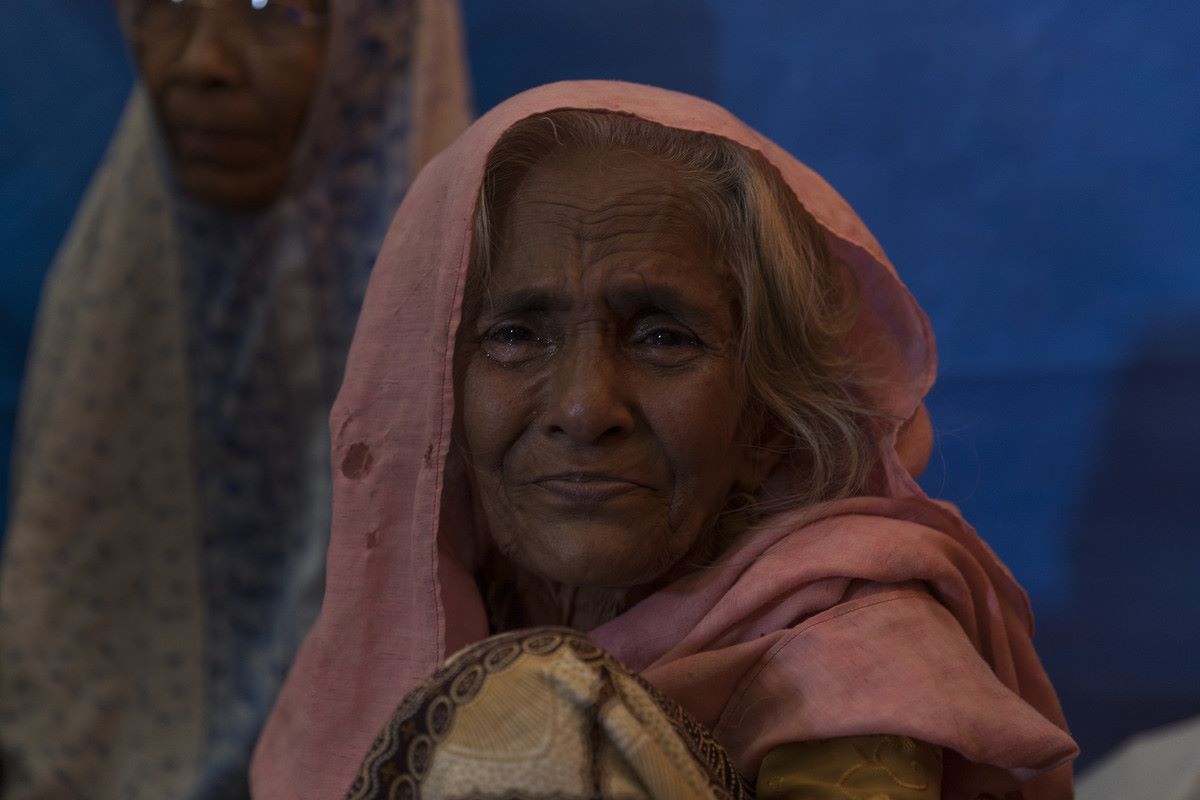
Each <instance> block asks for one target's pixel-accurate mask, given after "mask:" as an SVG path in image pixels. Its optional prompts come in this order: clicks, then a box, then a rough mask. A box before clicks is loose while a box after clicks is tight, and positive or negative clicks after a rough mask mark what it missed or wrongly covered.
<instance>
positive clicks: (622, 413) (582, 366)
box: [545, 346, 635, 445]
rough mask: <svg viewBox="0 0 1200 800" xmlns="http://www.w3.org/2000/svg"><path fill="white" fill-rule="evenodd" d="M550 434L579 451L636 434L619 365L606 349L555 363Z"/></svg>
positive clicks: (574, 353)
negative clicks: (581, 447)
mask: <svg viewBox="0 0 1200 800" xmlns="http://www.w3.org/2000/svg"><path fill="white" fill-rule="evenodd" d="M551 369H553V371H554V374H553V375H552V376H551V378H550V382H549V387H548V392H549V398H548V406H549V408H548V413H547V417H546V421H545V425H546V429H547V432H548V433H549V434H550V435H552V436H563V437H566V438H568V439H570V440H571V441H572V442H573V443H576V444H581V445H593V444H603V443H605V442H609V441H615V440H617V439H620V438H623V437H624V436H627V435H629V433H631V432H632V431H633V428H634V424H635V423H634V413H633V406H632V398H631V397H630V395H629V391H628V389H629V387H628V385H627V382H626V381H625V380H623V376H622V372H621V369H620V365H619V363H618V362H617V360H616V358H615V357H614V355H613V354H612V353H610V352H608V351H607V348H605V347H603V346H587V347H583V346H576V347H570V348H566V349H564V350H563V351H561V352H559V353H558V354H556V355H555V357H554V358H553V360H552V362H551Z"/></svg>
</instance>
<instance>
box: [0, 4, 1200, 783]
mask: <svg viewBox="0 0 1200 800" xmlns="http://www.w3.org/2000/svg"><path fill="white" fill-rule="evenodd" d="M335 1H336V0H335ZM464 10H465V13H466V18H467V25H468V34H469V37H470V42H471V48H470V52H471V60H472V67H473V73H474V78H475V91H476V98H477V106H478V108H479V109H481V110H483V109H486V108H488V107H490V106H491V105H493V104H495V103H496V102H498V101H500V100H502V99H503V98H505V97H507V96H508V95H511V94H513V93H514V92H516V91H518V90H520V89H523V88H526V87H528V86H533V85H536V84H539V83H544V82H546V81H549V80H555V79H560V78H592V77H606V78H624V79H628V80H636V81H642V82H647V83H655V84H659V85H663V86H668V87H671V88H676V89H681V90H684V91H688V92H691V93H694V94H697V95H701V96H704V97H708V98H710V99H713V100H715V101H717V102H718V103H721V104H722V105H725V106H726V107H728V108H730V109H731V110H732V111H733V112H734V113H736V114H737V115H739V116H740V117H742V118H743V119H745V120H747V121H748V122H749V123H750V124H752V125H754V126H755V127H757V128H759V129H760V130H762V131H763V132H764V133H766V134H767V135H769V136H770V137H772V138H774V139H775V140H776V141H778V142H780V143H781V144H783V145H784V146H785V147H787V148H788V149H790V150H791V151H792V152H794V153H795V154H797V155H798V156H799V157H800V158H801V159H802V160H804V161H806V162H807V163H808V164H810V165H811V166H813V167H814V168H815V169H817V171H819V172H820V173H822V174H823V175H824V176H825V177H826V178H827V179H829V180H830V182H832V183H833V184H834V185H835V186H836V187H838V189H839V190H840V191H841V192H842V193H843V194H844V195H845V196H846V198H847V199H848V200H849V201H850V203H851V204H852V205H853V206H854V207H855V208H856V209H857V210H858V211H859V213H860V214H861V215H862V216H863V218H864V219H865V220H866V221H867V224H868V225H869V226H870V227H871V228H872V230H873V231H874V232H875V234H876V236H877V237H878V238H879V240H880V241H881V242H882V243H883V245H884V247H885V248H886V249H887V251H888V253H889V255H890V256H891V257H892V260H893V261H894V262H895V263H896V265H897V266H898V268H899V269H900V271H901V273H902V275H903V276H904V277H905V279H906V280H907V282H908V283H909V285H910V287H911V288H912V289H913V292H914V293H915V294H916V296H917V297H918V299H919V300H920V301H921V303H922V304H923V305H924V307H925V309H926V310H927V312H928V313H929V315H930V317H931V318H932V320H933V323H934V328H935V330H936V331H937V333H938V337H939V343H940V348H941V357H942V369H941V378H940V380H939V383H938V385H937V387H936V389H935V390H934V393H933V395H932V397H931V401H930V406H931V409H932V411H933V416H934V424H935V427H936V429H937V432H938V450H937V453H936V455H935V458H934V462H933V464H932V465H931V467H930V470H929V472H928V473H927V474H926V476H925V478H924V479H923V483H924V485H925V486H926V488H927V489H928V490H929V491H930V492H931V493H934V494H937V495H940V496H942V497H945V498H947V499H950V500H952V501H954V502H956V503H959V504H960V505H961V506H962V507H963V509H964V511H965V512H966V514H967V517H968V519H970V520H972V522H973V523H974V524H975V525H976V526H977V527H978V528H979V530H980V532H981V533H982V534H983V535H984V536H985V538H987V539H988V540H989V541H990V542H991V543H992V545H993V546H994V547H995V548H996V549H997V550H998V551H999V553H1000V555H1001V556H1002V557H1003V558H1004V559H1005V560H1006V561H1007V562H1008V563H1009V565H1010V566H1011V567H1012V569H1013V571H1014V572H1015V573H1016V575H1017V577H1018V578H1019V579H1020V580H1021V581H1022V582H1023V583H1024V584H1025V586H1026V587H1027V588H1028V589H1029V591H1030V593H1031V595H1032V598H1033V601H1034V606H1035V610H1036V611H1037V614H1038V620H1039V633H1038V645H1039V648H1040V651H1041V653H1042V655H1043V658H1044V660H1045V662H1046V665H1047V668H1048V669H1049V671H1050V673H1051V676H1052V677H1053V679H1054V680H1055V683H1056V685H1057V686H1058V688H1059V691H1060V693H1061V696H1062V699H1063V701H1064V703H1065V705H1066V709H1067V713H1068V717H1069V719H1070V721H1071V723H1072V726H1073V728H1074V731H1075V733H1076V735H1077V738H1078V739H1079V740H1080V743H1081V744H1082V745H1083V747H1084V762H1086V761H1088V760H1091V759H1093V758H1095V757H1096V756H1097V755H1099V754H1101V753H1102V752H1103V751H1104V750H1106V749H1107V748H1108V747H1110V746H1111V745H1112V744H1113V743H1114V742H1115V741H1117V740H1119V739H1120V738H1123V737H1124V736H1126V735H1127V734H1128V733H1130V732H1132V731H1134V730H1136V729H1139V728H1144V727H1147V726H1150V725H1154V724H1159V723H1164V722H1167V721H1170V720H1173V719H1177V718H1181V717H1184V716H1188V715H1192V714H1196V713H1200V677H1198V672H1200V591H1198V589H1200V537H1198V536H1197V534H1198V533H1200V530H1198V529H1200V525H1198V524H1197V522H1196V519H1197V514H1196V504H1195V499H1196V497H1197V495H1198V494H1200V493H1198V492H1197V491H1196V489H1195V488H1194V487H1195V486H1196V483H1197V473H1198V469H1197V467H1200V421H1198V413H1197V412H1198V410H1200V263H1197V256H1196V253H1197V251H1198V250H1200V232H1198V228H1200V188H1198V187H1200V156H1198V155H1197V153H1198V151H1200V100H1198V98H1200V47H1197V46H1196V41H1197V39H1198V38H1200V36H1198V34H1200V7H1197V6H1196V4H1195V3H1194V2H1190V1H1189V2H1179V3H1167V2H1143V3H1128V2H1114V1H1113V0H1090V2H1063V1H1061V0H1043V2H1040V3H1037V4H1001V3H987V2H983V3H960V2H951V1H950V0H852V1H850V2H843V3H823V4H817V3H804V2H800V0H707V1H706V0H655V1H654V2H651V1H650V0H605V2H602V3H600V2H589V3H584V2H562V0H504V2H500V0H465V2H464ZM5 16H6V23H5V25H4V26H0V91H2V94H0V211H2V212H3V213H2V214H0V270H2V271H0V276H2V280H3V292H0V447H5V448H7V444H8V442H7V440H8V437H9V436H10V433H11V417H12V414H13V412H14V409H15V403H16V397H17V391H18V387H19V381H20V375H21V370H22V368H23V361H24V357H25V351H26V348H27V346H28V336H29V331H30V328H31V325H32V320H33V316H34V312H35V309H36V304H37V296H38V292H39V289H40V284H41V281H42V278H43V276H44V273H45V270H46V268H47V266H48V265H49V263H50V261H51V259H52V257H53V253H54V249H55V247H56V246H57V243H58V241H59V240H60V239H61V237H62V235H63V233H64V232H65V230H66V227H67V225H68V223H69V221H70V218H71V215H72V213H73V210H74V208H75V206H76V204H77V203H78V200H79V197H80V194H81V192H82V191H83V189H84V188H85V186H86V185H87V181H88V178H89V176H90V174H91V172H92V170H93V169H94V168H95V165H96V163H97V161H98V159H99V158H100V156H101V154H102V153H103V150H104V148H105V146H106V144H107V142H108V138H109V136H110V134H111V131H112V127H113V124H114V122H115V121H116V118H117V115H118V113H119V111H120V109H121V106H122V104H123V101H124V98H125V96H126V93H127V91H128V86H129V81H130V68H129V66H128V64H127V61H126V56H125V53H124V50H123V48H122V45H121V42H120V39H119V36H118V33H117V30H116V27H115V23H114V21H113V18H112V13H111V10H110V6H109V4H107V3H98V2H96V0H41V2H38V3H29V4H20V5H19V6H16V7H14V9H9V10H8V11H7V13H6V15H5Z"/></svg>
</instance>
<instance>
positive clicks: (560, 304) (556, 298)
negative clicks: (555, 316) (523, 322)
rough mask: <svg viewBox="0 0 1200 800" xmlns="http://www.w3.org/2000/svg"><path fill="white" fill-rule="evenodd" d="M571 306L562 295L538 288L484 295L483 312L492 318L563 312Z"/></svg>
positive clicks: (485, 292) (485, 291) (485, 293)
mask: <svg viewBox="0 0 1200 800" xmlns="http://www.w3.org/2000/svg"><path fill="white" fill-rule="evenodd" d="M569 305H570V304H569V303H568V301H567V299H566V298H565V297H563V296H562V295H561V294H559V293H556V292H553V291H551V290H549V289H543V288H538V287H534V288H528V289H513V290H511V291H499V292H488V291H487V290H486V289H485V290H484V293H483V310H484V313H485V314H487V315H488V316H490V317H505V316H510V315H515V314H528V313H530V312H549V311H563V310H565V309H566V308H567V307H568V306H569Z"/></svg>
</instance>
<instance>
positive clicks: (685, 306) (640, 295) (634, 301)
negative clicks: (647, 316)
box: [606, 280, 719, 324]
mask: <svg viewBox="0 0 1200 800" xmlns="http://www.w3.org/2000/svg"><path fill="white" fill-rule="evenodd" d="M714 299H715V298H714ZM606 302H607V303H608V305H609V307H610V308H612V309H614V310H615V311H618V312H620V313H622V314H626V315H628V314H633V313H636V312H637V311H639V310H641V309H645V308H656V309H660V310H662V311H665V312H667V313H670V314H677V315H679V316H682V317H685V318H687V319H688V320H691V321H694V322H696V323H699V324H704V323H713V322H716V317H717V316H718V314H719V311H718V304H717V303H713V302H705V298H694V297H689V296H688V295H687V294H686V293H684V292H683V291H681V290H680V289H679V288H678V287H675V286H669V285H666V284H661V283H656V282H654V281H647V280H643V281H641V282H640V283H637V284H632V283H627V284H624V285H621V286H617V287H614V288H613V289H612V290H611V291H609V292H608V293H607V297H606Z"/></svg>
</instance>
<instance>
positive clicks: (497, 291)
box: [456, 149, 752, 587]
mask: <svg viewBox="0 0 1200 800" xmlns="http://www.w3.org/2000/svg"><path fill="white" fill-rule="evenodd" d="M505 212H506V213H505V214H504V217H503V220H502V221H501V224H500V242H499V245H498V249H497V251H496V257H495V259H494V263H493V271H492V275H491V280H490V282H489V283H488V285H487V287H486V288H485V289H484V290H483V291H482V292H481V295H482V296H481V297H480V298H479V299H478V304H477V305H478V311H477V313H476V314H475V316H474V318H473V319H468V320H466V321H465V323H464V329H463V332H462V335H461V336H460V340H459V341H460V344H459V349H458V353H457V355H456V358H457V369H458V370H459V374H460V379H461V382H460V386H461V387H462V400H461V406H460V408H461V413H462V420H461V421H462V425H463V435H464V438H465V444H466V450H467V455H468V460H469V470H470V473H471V476H472V485H473V489H474V491H475V493H476V496H477V500H478V503H479V504H480V506H481V507H482V510H483V513H484V515H485V517H486V521H487V524H488V526H489V528H490V533H491V535H492V538H493V540H494V541H495V542H496V543H497V545H498V546H499V547H500V549H501V550H502V551H503V552H505V553H506V554H507V555H508V556H509V557H510V558H511V559H513V560H514V561H515V562H516V563H517V564H518V565H520V566H522V567H524V568H526V569H528V570H531V571H532V572H534V573H536V574H538V575H540V576H542V577H544V578H547V579H550V580H553V581H556V582H559V583H562V584H566V585H571V586H612V587H616V586H631V585H637V584H639V583H645V582H648V581H650V580H652V579H654V578H655V577H657V576H660V575H661V574H662V573H663V572H665V571H666V570H667V569H668V568H669V567H671V566H672V565H673V564H675V563H677V562H678V561H679V560H680V559H681V558H683V557H685V556H686V555H687V554H688V553H689V551H692V550H693V549H694V547H695V546H696V545H697V543H698V541H700V540H701V537H702V536H704V535H705V534H706V533H708V532H710V531H711V530H712V527H713V524H714V521H715V518H716V516H717V515H718V513H719V512H720V511H721V510H722V509H723V508H724V506H725V504H726V501H727V498H728V496H729V494H730V491H731V489H732V488H733V487H734V486H735V484H737V483H739V482H741V481H742V480H744V479H746V478H747V473H748V470H749V462H750V461H751V460H752V459H749V458H748V452H749V447H748V446H747V441H748V437H747V435H746V432H745V431H744V430H743V428H744V425H743V418H744V417H746V416H748V415H746V414H745V407H746V405H747V392H746V389H745V386H744V381H743V379H742V374H741V369H740V366H739V364H738V361H737V357H736V346H735V344H736V322H735V297H736V295H735V292H736V289H735V286H734V284H733V282H732V278H731V277H730V276H729V275H728V273H727V272H726V270H725V268H724V267H723V266H722V264H721V263H720V261H719V259H718V258H717V256H716V255H715V254H714V253H713V252H712V250H711V248H710V245H709V242H708V237H707V236H706V232H705V231H704V230H703V228H702V225H701V223H700V221H699V219H698V215H697V213H696V211H695V199H694V197H693V196H692V194H691V193H690V192H689V191H688V190H687V189H686V188H685V186H684V185H683V183H682V182H681V180H680V178H679V176H678V175H677V174H676V173H675V171H674V170H673V169H672V168H670V167H668V166H666V165H665V164H663V163H661V162H659V161H656V160H653V159H651V158H648V157H644V156H640V155H637V154H634V153H629V152H594V151H583V150H576V149H569V150H566V151H563V152H558V153H555V154H553V155H551V156H548V157H547V158H545V159H544V160H542V161H541V162H540V163H538V164H537V165H536V166H535V167H534V168H533V169H532V170H531V171H530V172H529V174H528V175H527V176H526V177H525V178H524V179H523V180H522V181H521V182H520V184H519V186H518V187H517V189H516V191H515V193H514V194H513V196H512V197H511V199H510V201H509V203H508V204H507V206H506V208H505Z"/></svg>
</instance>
